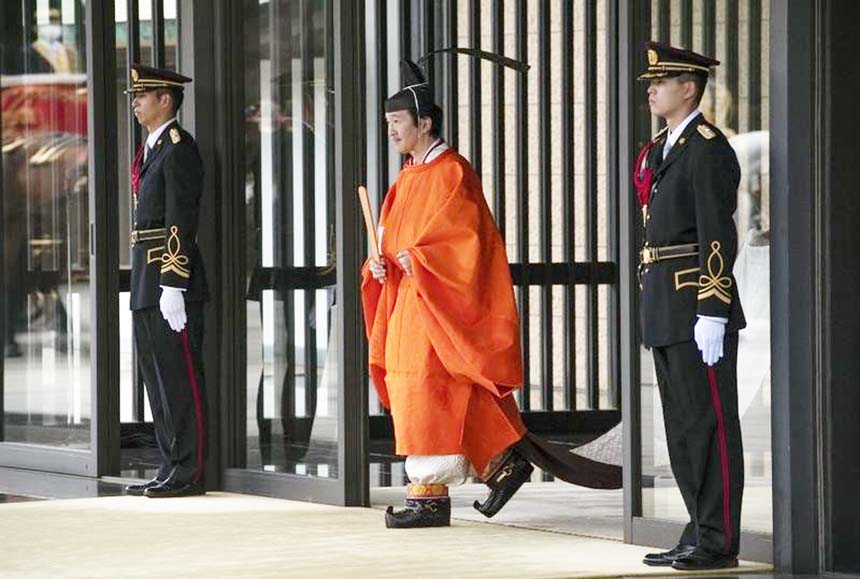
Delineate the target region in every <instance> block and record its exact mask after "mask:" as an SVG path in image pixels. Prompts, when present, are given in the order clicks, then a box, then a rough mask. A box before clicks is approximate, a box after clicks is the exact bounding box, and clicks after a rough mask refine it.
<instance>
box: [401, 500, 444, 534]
mask: <svg viewBox="0 0 860 579" xmlns="http://www.w3.org/2000/svg"><path fill="white" fill-rule="evenodd" d="M385 526H386V527H388V528H389V529H420V528H424V527H449V526H451V499H450V498H448V497H437V498H422V499H406V507H405V508H403V509H400V510H399V511H395V510H394V507H388V509H386V511H385Z"/></svg>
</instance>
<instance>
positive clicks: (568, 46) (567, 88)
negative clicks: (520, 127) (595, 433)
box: [561, 2, 577, 410]
mask: <svg viewBox="0 0 860 579" xmlns="http://www.w3.org/2000/svg"><path fill="white" fill-rule="evenodd" d="M573 39H574V34H573V3H572V2H562V3H561V172H562V176H561V196H562V204H563V228H564V231H563V237H564V249H563V257H564V261H565V262H566V263H568V264H569V265H570V267H573V264H574V262H575V261H576V250H575V244H576V231H575V225H576V219H575V216H576V215H575V211H576V206H575V203H574V175H573V152H574V150H575V147H574V138H575V134H576V132H575V131H574V115H573V113H574V110H573V106H574V105H573V101H574V99H573V96H574V95H573V72H574V71H573V66H574V64H573V62H574V60H573V51H574V47H573ZM575 305H576V286H575V285H574V284H573V279H568V281H567V283H566V284H565V286H564V385H565V388H564V406H565V408H567V409H569V410H576V406H577V404H576V312H575V311H574V308H575Z"/></svg>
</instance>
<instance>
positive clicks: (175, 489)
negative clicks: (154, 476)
mask: <svg viewBox="0 0 860 579" xmlns="http://www.w3.org/2000/svg"><path fill="white" fill-rule="evenodd" d="M205 494H206V487H205V486H204V485H203V484H202V483H195V482H177V481H171V480H170V479H167V480H166V481H164V482H163V483H161V484H160V485H156V486H154V487H150V488H148V489H146V491H144V495H145V496H147V497H149V498H151V499H166V498H169V497H196V496H199V495H205Z"/></svg>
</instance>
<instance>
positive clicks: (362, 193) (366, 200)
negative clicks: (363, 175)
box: [358, 185, 381, 263]
mask: <svg viewBox="0 0 860 579" xmlns="http://www.w3.org/2000/svg"><path fill="white" fill-rule="evenodd" d="M358 200H359V202H360V203H361V212H362V214H364V227H365V229H367V239H368V240H369V241H370V255H371V257H373V259H374V260H376V262H377V263H379V262H380V261H381V260H380V256H379V239H378V238H377V236H376V224H375V223H374V221H373V211H372V210H371V209H370V196H369V195H368V194H367V187H365V186H364V185H359V186H358Z"/></svg>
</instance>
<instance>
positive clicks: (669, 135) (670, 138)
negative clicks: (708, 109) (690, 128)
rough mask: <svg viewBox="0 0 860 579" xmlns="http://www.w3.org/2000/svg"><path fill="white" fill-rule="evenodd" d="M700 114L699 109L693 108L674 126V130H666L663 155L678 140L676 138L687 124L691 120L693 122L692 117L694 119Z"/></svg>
mask: <svg viewBox="0 0 860 579" xmlns="http://www.w3.org/2000/svg"><path fill="white" fill-rule="evenodd" d="M700 114H702V112H701V111H700V110H699V109H695V110H694V111H693V112H692V113H690V114H689V115H687V118H685V119H684V120H683V121H681V122H680V123H679V124H678V126H677V127H675V130H674V131H667V132H666V142H665V143H664V144H663V156H664V157H665V156H666V153H668V152H669V149H671V148H672V147H674V146H675V143H676V142H677V141H678V139H679V138H680V137H681V135H682V134H683V133H684V129H686V128H687V125H689V124H690V123H691V122H693V119H695V118H696V117H697V116H699V115H700Z"/></svg>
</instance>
